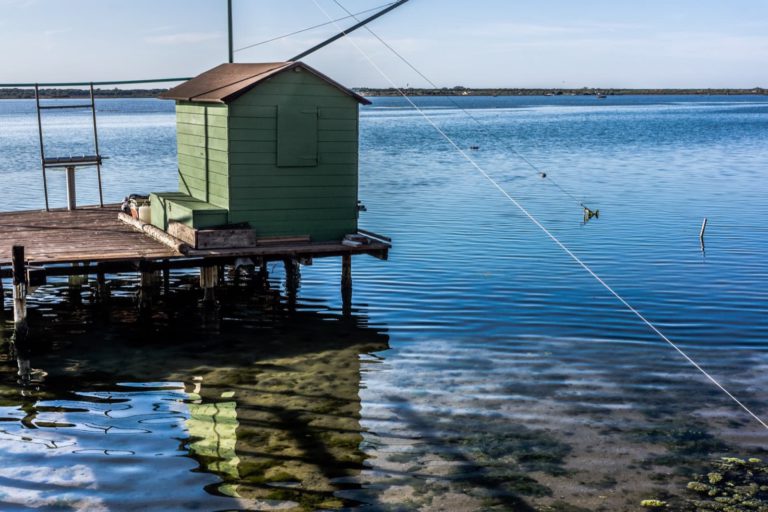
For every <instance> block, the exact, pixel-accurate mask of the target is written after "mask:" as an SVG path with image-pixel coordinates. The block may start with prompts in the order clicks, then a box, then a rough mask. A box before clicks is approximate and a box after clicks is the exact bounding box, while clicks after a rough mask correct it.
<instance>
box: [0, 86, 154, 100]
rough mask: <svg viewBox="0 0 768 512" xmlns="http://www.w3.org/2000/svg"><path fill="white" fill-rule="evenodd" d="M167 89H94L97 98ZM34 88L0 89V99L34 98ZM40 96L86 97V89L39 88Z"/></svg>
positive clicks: (146, 95) (149, 94)
mask: <svg viewBox="0 0 768 512" xmlns="http://www.w3.org/2000/svg"><path fill="white" fill-rule="evenodd" d="M167 90H168V89H118V88H117V87H115V88H114V89H94V90H93V94H94V96H96V97H97V98H156V97H157V96H159V95H160V94H161V93H163V92H165V91H167ZM34 97H35V90H34V89H28V88H24V89H22V88H13V89H0V99H6V100H7V99H30V98H32V99H34ZM40 97H41V98H87V97H90V92H89V91H88V90H87V89H40Z"/></svg>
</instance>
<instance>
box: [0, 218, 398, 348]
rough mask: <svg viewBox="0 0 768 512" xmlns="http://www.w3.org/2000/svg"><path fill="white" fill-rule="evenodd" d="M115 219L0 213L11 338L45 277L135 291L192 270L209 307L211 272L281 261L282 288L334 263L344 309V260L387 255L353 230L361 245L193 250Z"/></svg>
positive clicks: (379, 240) (277, 242) (348, 282)
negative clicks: (133, 275) (130, 281)
mask: <svg viewBox="0 0 768 512" xmlns="http://www.w3.org/2000/svg"><path fill="white" fill-rule="evenodd" d="M120 215H121V214H120V211H119V205H108V206H106V207H104V208H100V207H85V208H78V209H76V210H71V211H70V210H65V209H61V210H51V211H48V212H45V211H21V212H7V213H0V241H1V242H0V290H4V287H3V286H2V279H9V278H12V279H13V295H14V320H15V325H16V334H17V336H23V335H24V334H25V333H26V296H27V293H28V290H29V289H30V288H33V287H35V286H39V285H41V284H45V282H46V280H47V278H48V277H54V276H90V275H94V276H96V278H97V281H96V282H97V290H99V288H100V287H101V286H103V285H104V283H105V279H104V276H105V275H106V274H115V273H123V272H140V273H141V276H142V277H141V280H140V282H141V285H140V287H142V286H144V285H145V283H148V282H150V281H151V275H152V274H154V273H156V272H158V271H163V272H164V273H165V274H166V276H167V274H168V272H169V271H171V270H173V269H190V268H199V269H200V277H201V281H200V283H201V287H202V288H203V290H204V294H203V295H204V298H206V299H212V298H213V290H214V288H215V286H216V285H217V283H218V275H219V273H218V269H219V268H221V267H223V266H225V265H234V264H236V263H237V262H243V261H249V260H250V262H252V263H253V264H254V266H255V267H258V268H259V269H260V272H261V273H265V272H266V263H267V262H272V261H281V262H283V263H284V264H285V267H286V275H289V276H290V279H289V281H293V280H295V279H296V278H297V275H298V272H297V269H298V268H299V265H300V264H311V262H312V260H313V259H314V258H324V257H341V259H342V273H341V274H342V275H341V283H340V286H341V291H342V298H343V299H344V302H348V301H349V300H350V298H351V289H352V273H351V272H352V270H351V262H352V256H353V255H357V254H368V255H371V256H374V257H376V258H379V259H387V256H388V252H389V249H390V247H391V243H390V240H389V239H388V238H386V237H383V236H379V235H375V234H373V233H369V232H366V231H363V230H360V232H359V233H358V238H360V239H362V240H363V243H361V244H351V245H349V244H345V243H342V241H338V242H336V241H334V242H311V241H308V240H300V239H296V238H293V239H270V240H257V241H256V243H255V244H253V245H252V246H249V247H237V248H227V249H194V248H191V247H189V246H188V245H186V244H184V242H182V241H181V240H178V239H174V238H173V237H171V236H169V235H167V234H164V233H163V232H162V231H160V230H157V228H154V227H152V226H149V225H144V226H142V225H141V223H139V222H138V221H133V222H132V221H131V220H129V219H127V218H125V217H126V216H124V214H122V215H123V216H124V220H121V219H119V218H118V217H119V216H120ZM125 220H127V222H126V221H125ZM142 227H143V228H144V229H142ZM152 230H155V231H157V232H159V233H156V232H152ZM158 235H159V236H158ZM163 235H165V236H163ZM140 292H141V290H140ZM139 296H140V297H141V293H140V294H139ZM140 306H143V304H140Z"/></svg>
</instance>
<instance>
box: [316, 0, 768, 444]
mask: <svg viewBox="0 0 768 512" xmlns="http://www.w3.org/2000/svg"><path fill="white" fill-rule="evenodd" d="M312 1H313V2H314V4H315V6H316V7H317V8H318V9H319V10H320V11H321V12H322V13H323V14H324V15H325V16H326V17H327V18H328V19H332V18H331V16H330V15H329V14H328V13H327V12H326V11H325V9H323V7H322V6H321V5H320V4H319V3H318V0H312ZM334 2H337V0H334ZM339 28H340V27H339ZM340 29H341V28H340ZM346 39H347V40H348V41H349V42H350V44H352V46H354V47H355V49H356V50H357V51H358V52H359V53H360V54H361V55H362V56H363V57H364V58H365V59H366V60H367V61H368V62H369V63H370V65H371V66H372V67H373V68H374V69H375V70H376V71H377V72H378V73H379V74H380V75H381V76H382V77H383V78H384V79H385V80H386V81H387V82H389V83H390V84H391V86H392V88H393V89H395V90H396V91H397V92H398V93H399V94H400V95H401V96H402V97H403V98H404V99H405V100H406V101H407V102H408V103H409V104H410V105H411V107H413V109H414V110H416V111H417V112H418V113H419V114H420V115H421V116H422V117H423V118H424V119H425V120H426V121H427V122H428V123H429V124H430V125H431V126H432V127H433V128H434V129H435V130H436V131H437V132H438V133H439V134H440V135H441V136H442V137H443V138H444V139H445V140H446V141H447V142H448V144H450V145H451V146H452V147H453V148H454V149H455V150H456V151H457V152H458V153H459V154H460V155H461V156H462V157H463V158H464V159H465V160H466V161H467V162H469V164H470V165H471V166H472V167H474V168H475V169H476V170H477V171H478V172H479V173H480V174H481V175H482V176H483V177H484V178H485V179H486V180H488V181H489V182H490V183H491V185H493V186H494V187H495V188H496V189H497V190H498V191H499V192H501V194H502V195H503V196H504V197H506V198H507V199H508V200H509V201H510V202H511V203H512V204H513V205H515V207H517V209H518V210H520V211H521V212H522V213H523V214H524V215H525V216H526V217H527V218H528V219H529V220H530V221H531V222H533V223H534V224H535V225H536V226H537V227H538V228H539V229H540V230H541V231H543V232H544V234H545V235H547V237H549V238H550V239H551V240H552V241H553V242H554V243H555V244H556V245H557V246H558V247H560V249H562V250H563V252H565V253H566V254H567V255H568V256H570V258H571V259H573V260H574V261H575V262H576V263H577V264H578V265H579V266H580V267H581V268H583V269H584V270H585V271H586V272H587V273H588V274H589V275H591V276H592V277H593V278H594V279H595V280H596V281H597V282H598V283H600V285H602V286H603V288H605V289H606V290H607V291H608V292H609V293H610V294H611V295H613V296H614V297H615V298H616V299H617V300H618V301H619V302H620V303H621V304H623V305H624V307H626V308H627V309H628V310H629V311H630V312H631V313H633V314H634V315H635V316H636V317H637V318H639V319H640V320H641V321H642V322H643V323H644V324H645V325H646V326H647V327H648V328H649V329H650V330H651V331H653V332H654V333H655V334H656V335H658V336H659V338H661V339H662V340H663V341H665V342H666V343H667V344H668V345H669V346H670V347H672V348H673V349H674V350H675V351H676V352H677V353H678V354H680V356H682V357H683V359H685V360H686V361H687V362H688V363H690V364H691V366H693V367H694V368H696V369H697V370H698V371H699V372H700V373H701V374H702V375H704V377H706V378H707V379H708V380H709V381H710V382H711V383H712V384H714V385H715V386H716V387H717V388H718V389H720V391H722V392H723V393H724V394H725V395H726V396H728V397H729V398H730V399H731V400H732V401H733V402H734V403H735V404H736V405H738V406H739V407H740V408H741V409H742V410H743V411H745V412H746V413H747V414H749V416H751V417H752V418H753V419H755V420H756V421H757V422H758V423H760V425H762V426H763V427H764V428H765V429H766V430H768V423H766V422H765V421H764V420H763V419H762V418H760V416H758V415H757V414H756V413H755V412H753V411H752V410H751V409H750V408H749V407H748V406H747V405H746V404H744V403H743V402H742V401H741V400H739V399H738V398H737V397H736V396H734V395H733V394H732V393H731V392H730V391H728V389H726V387H725V386H723V385H722V384H721V383H720V382H718V380H717V379H715V378H714V377H713V376H712V375H711V374H710V373H709V372H707V371H706V370H705V369H704V368H703V367H702V366H701V365H700V364H699V363H697V362H696V361H695V360H694V359H693V358H691V357H690V356H689V355H688V354H686V353H685V351H683V350H682V349H681V348H680V347H679V346H678V345H677V344H675V343H674V342H673V341H672V340H670V339H669V338H668V337H667V336H666V335H665V334H664V333H663V332H661V330H660V329H658V328H657V327H656V326H655V325H654V324H653V323H652V322H651V321H650V320H648V319H647V318H646V317H645V316H644V315H643V314H642V313H640V311H638V310H637V309H636V308H635V307H633V306H632V305H631V304H630V303H629V302H628V301H627V300H625V299H624V298H623V297H622V296H621V295H620V294H619V293H618V292H617V291H616V290H614V289H613V287H611V286H610V285H609V284H608V283H606V282H605V281H604V280H603V279H602V278H601V277H600V276H599V275H598V274H597V273H595V271H593V270H592V269H591V268H590V267H589V265H587V264H586V263H585V262H584V261H583V260H582V259H581V258H579V257H578V256H577V255H576V254H575V253H574V252H573V251H571V250H570V249H569V248H568V247H567V246H566V245H565V244H564V243H563V242H561V241H560V240H559V239H558V238H557V237H556V236H555V235H554V234H553V233H552V232H551V231H550V230H549V229H547V228H546V227H545V226H544V225H543V224H542V223H541V222H539V220H538V219H537V218H536V217H535V216H534V215H533V214H532V213H530V212H529V211H528V210H527V209H526V208H525V207H524V206H523V205H522V204H521V203H520V202H518V201H517V200H516V199H515V198H514V197H513V196H512V195H510V194H509V192H507V191H506V190H505V189H504V188H503V187H502V186H501V185H499V183H498V182H497V181H496V180H494V179H493V177H491V175H490V174H488V173H487V172H486V171H485V170H484V169H483V168H482V167H481V166H480V165H479V164H478V163H477V162H476V161H475V160H474V159H473V158H472V157H471V156H470V155H469V154H467V152H466V151H464V150H463V149H462V148H461V147H459V145H458V144H457V143H456V142H455V141H454V140H453V139H452V138H451V137H450V136H449V135H448V134H447V133H445V131H444V130H443V129H442V128H440V127H439V126H438V125H437V124H436V123H435V121H434V120H433V119H432V118H431V117H430V116H429V115H427V113H426V112H424V111H423V110H422V109H421V108H419V106H418V105H416V103H414V101H413V100H412V99H411V98H410V97H409V96H408V95H407V94H406V93H405V92H404V91H403V90H402V89H401V88H399V87H398V86H397V85H395V83H394V81H393V80H392V79H391V78H390V77H389V75H387V74H386V73H385V72H384V71H383V70H382V69H381V68H380V67H379V66H378V64H376V62H374V60H373V59H372V58H371V57H370V56H369V55H368V54H367V53H366V52H365V50H363V49H362V48H361V47H360V46H359V45H358V44H357V43H356V42H355V41H354V39H352V38H351V37H347V38H346Z"/></svg>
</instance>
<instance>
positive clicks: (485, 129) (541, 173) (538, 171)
mask: <svg viewBox="0 0 768 512" xmlns="http://www.w3.org/2000/svg"><path fill="white" fill-rule="evenodd" d="M333 2H334V3H335V4H336V5H338V6H339V7H340V8H341V9H343V10H344V12H346V13H347V14H348V15H349V16H351V17H352V18H355V20H357V17H356V15H355V14H352V13H351V12H350V11H349V10H348V9H347V8H346V7H344V6H343V5H342V4H341V2H340V1H339V0H333ZM329 23H330V22H329ZM364 28H365V30H367V31H368V33H370V34H371V35H372V36H373V37H375V38H376V39H378V41H379V42H380V43H381V44H383V45H384V46H386V47H387V49H388V50H389V51H391V52H392V53H393V54H395V56H396V57H397V58H398V59H400V60H401V61H402V62H403V63H404V64H405V65H406V66H408V67H409V68H411V70H413V72H415V73H416V74H417V75H419V76H420V77H421V78H423V79H424V80H425V81H426V82H427V83H428V84H429V85H431V86H432V88H433V89H439V87H438V86H437V84H435V82H433V81H432V80H430V79H429V77H428V76H426V75H425V74H424V73H422V72H421V71H420V70H419V69H418V68H417V67H416V66H414V65H413V64H412V63H411V62H410V61H409V60H408V59H406V58H405V57H404V56H403V55H402V54H401V53H400V52H398V51H397V50H396V49H395V48H393V47H392V45H390V44H389V43H387V42H386V41H385V40H384V39H383V38H382V37H381V36H379V35H378V34H377V33H376V32H374V31H373V29H372V28H370V27H368V26H367V25H366V26H365V27H364ZM447 98H448V101H450V102H451V103H452V104H453V106H454V107H456V108H457V109H459V110H461V111H462V112H463V113H464V114H465V115H466V116H467V117H469V118H470V119H471V120H472V121H474V122H475V123H476V124H477V125H478V126H479V127H480V129H481V130H482V131H483V132H484V133H485V134H486V135H488V136H490V137H491V138H492V139H495V140H496V142H498V143H499V144H501V145H502V146H505V147H507V148H509V149H510V150H511V151H512V152H513V153H514V154H515V155H516V156H517V157H518V158H520V159H521V160H522V161H523V162H525V163H526V164H528V166H529V167H530V168H531V169H533V171H534V172H535V173H536V174H538V175H539V176H541V177H542V178H548V180H549V182H550V183H552V185H554V186H555V187H556V188H557V189H558V190H560V192H562V193H563V194H565V195H566V196H568V197H570V198H571V199H573V200H574V201H576V202H577V203H579V206H581V207H582V208H586V205H585V204H584V202H583V201H581V200H580V199H578V198H576V196H574V195H573V194H572V193H570V192H569V191H568V190H567V189H565V188H564V187H563V186H561V185H560V184H559V183H558V182H557V181H555V180H554V178H552V177H551V176H550V175H549V174H548V173H547V172H545V171H544V170H543V169H541V168H540V167H538V166H537V165H536V164H534V163H533V162H532V161H531V160H530V159H529V158H527V157H526V156H525V155H524V154H522V153H521V152H520V151H518V150H517V149H516V148H515V147H514V146H512V145H511V144H509V142H506V141H504V140H502V139H501V137H499V136H498V135H497V134H496V133H495V132H493V131H492V130H489V129H488V127H487V126H486V125H485V123H483V122H482V121H480V119H478V118H477V117H476V116H474V115H472V113H471V112H470V111H469V110H467V109H466V108H464V107H463V106H461V104H460V103H459V102H458V101H456V100H455V99H453V98H452V97H451V96H447Z"/></svg>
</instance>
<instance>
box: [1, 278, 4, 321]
mask: <svg viewBox="0 0 768 512" xmlns="http://www.w3.org/2000/svg"><path fill="white" fill-rule="evenodd" d="M4 314H5V287H4V286H3V278H2V277H0V317H2V316H3V315H4Z"/></svg>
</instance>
